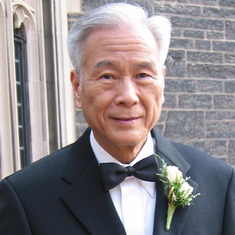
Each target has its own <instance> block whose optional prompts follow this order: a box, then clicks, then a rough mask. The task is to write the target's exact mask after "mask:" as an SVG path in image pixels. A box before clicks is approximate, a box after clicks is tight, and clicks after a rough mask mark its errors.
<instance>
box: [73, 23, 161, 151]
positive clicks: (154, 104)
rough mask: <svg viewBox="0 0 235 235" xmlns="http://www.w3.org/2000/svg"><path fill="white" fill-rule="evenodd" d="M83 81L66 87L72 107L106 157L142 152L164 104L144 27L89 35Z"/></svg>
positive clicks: (155, 58) (152, 42) (155, 60)
mask: <svg viewBox="0 0 235 235" xmlns="http://www.w3.org/2000/svg"><path fill="white" fill-rule="evenodd" d="M84 52H85V53H84V59H83V65H82V78H81V81H79V78H78V75H77V74H76V73H75V72H72V73H71V81H72V84H73V88H74V92H75V95H76V102H77V106H78V107H79V108H81V109H82V110H83V114H84V117H85V119H86V121H87V122H88V124H89V126H90V127H91V129H92V130H93V132H94V136H95V138H96V140H97V141H98V143H99V144H100V145H101V146H102V147H103V148H104V149H105V150H106V151H107V152H109V153H111V154H112V150H113V149H115V148H119V149H121V148H124V147H130V148H136V147H139V149H140V148H141V147H142V146H143V144H144V142H145V140H146V137H147V134H148V132H149V131H150V130H151V129H152V127H153V126H154V125H155V124H156V122H157V121H158V119H159V116H160V113H161V107H162V104H163V102H164V96H163V90H164V76H165V69H163V68H162V67H161V66H160V65H159V61H158V48H157V44H156V41H155V40H154V38H153V36H152V34H151V33H150V32H149V30H148V29H147V28H146V27H144V26H139V27H136V28H135V27H132V28H122V29H99V30H96V31H93V32H92V33H91V34H90V35H89V36H88V38H87V40H86V42H85V45H84Z"/></svg>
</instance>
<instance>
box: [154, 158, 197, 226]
mask: <svg viewBox="0 0 235 235" xmlns="http://www.w3.org/2000/svg"><path fill="white" fill-rule="evenodd" d="M157 156H158V155H157ZM158 158H159V159H160V160H161V162H162V168H161V169H160V170H159V172H160V173H158V174H157V175H158V176H159V177H160V180H161V181H162V182H163V183H164V184H165V187H164V193H165V195H166V197H167V199H168V210H167V220H166V230H169V229H170V226H171V221H172V218H173V214H174V212H175V209H176V208H177V207H185V206H190V205H191V204H192V200H193V199H195V198H196V197H197V196H199V195H200V193H198V194H195V195H193V194H192V193H193V187H192V186H190V185H189V183H188V182H187V181H188V180H189V179H190V177H187V178H184V177H183V174H182V172H181V171H180V170H179V169H178V167H176V166H167V164H166V163H165V161H164V160H163V159H162V158H161V157H160V156H158Z"/></svg>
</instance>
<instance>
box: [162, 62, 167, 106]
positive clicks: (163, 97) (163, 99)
mask: <svg viewBox="0 0 235 235" xmlns="http://www.w3.org/2000/svg"><path fill="white" fill-rule="evenodd" d="M162 75H163V89H162V104H163V103H164V102H165V96H164V89H165V77H166V66H165V65H164V67H163V69H162Z"/></svg>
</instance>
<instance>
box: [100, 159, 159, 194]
mask: <svg viewBox="0 0 235 235" xmlns="http://www.w3.org/2000/svg"><path fill="white" fill-rule="evenodd" d="M100 169H101V175H102V181H103V185H104V188H105V190H106V191H108V190H110V189H112V188H114V187H116V186H117V185H119V184H120V183H121V182H122V181H123V180H124V179H125V178H126V177H128V176H132V175H133V176H135V177H136V178H138V179H141V180H145V181H152V182H155V181H156V179H157V176H156V174H157V170H158V164H157V158H156V156H155V155H151V156H149V157H147V158H144V159H142V160H141V161H139V162H137V163H136V164H135V165H134V166H127V167H123V166H121V165H119V164H116V163H101V164H100Z"/></svg>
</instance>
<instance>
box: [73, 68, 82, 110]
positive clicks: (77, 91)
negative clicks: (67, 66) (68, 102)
mask: <svg viewBox="0 0 235 235" xmlns="http://www.w3.org/2000/svg"><path fill="white" fill-rule="evenodd" d="M70 81H71V84H72V87H73V93H74V95H75V98H76V105H77V107H78V108H79V109H81V108H82V105H81V83H80V80H79V75H78V73H77V72H76V71H75V70H72V71H71V72H70Z"/></svg>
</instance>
